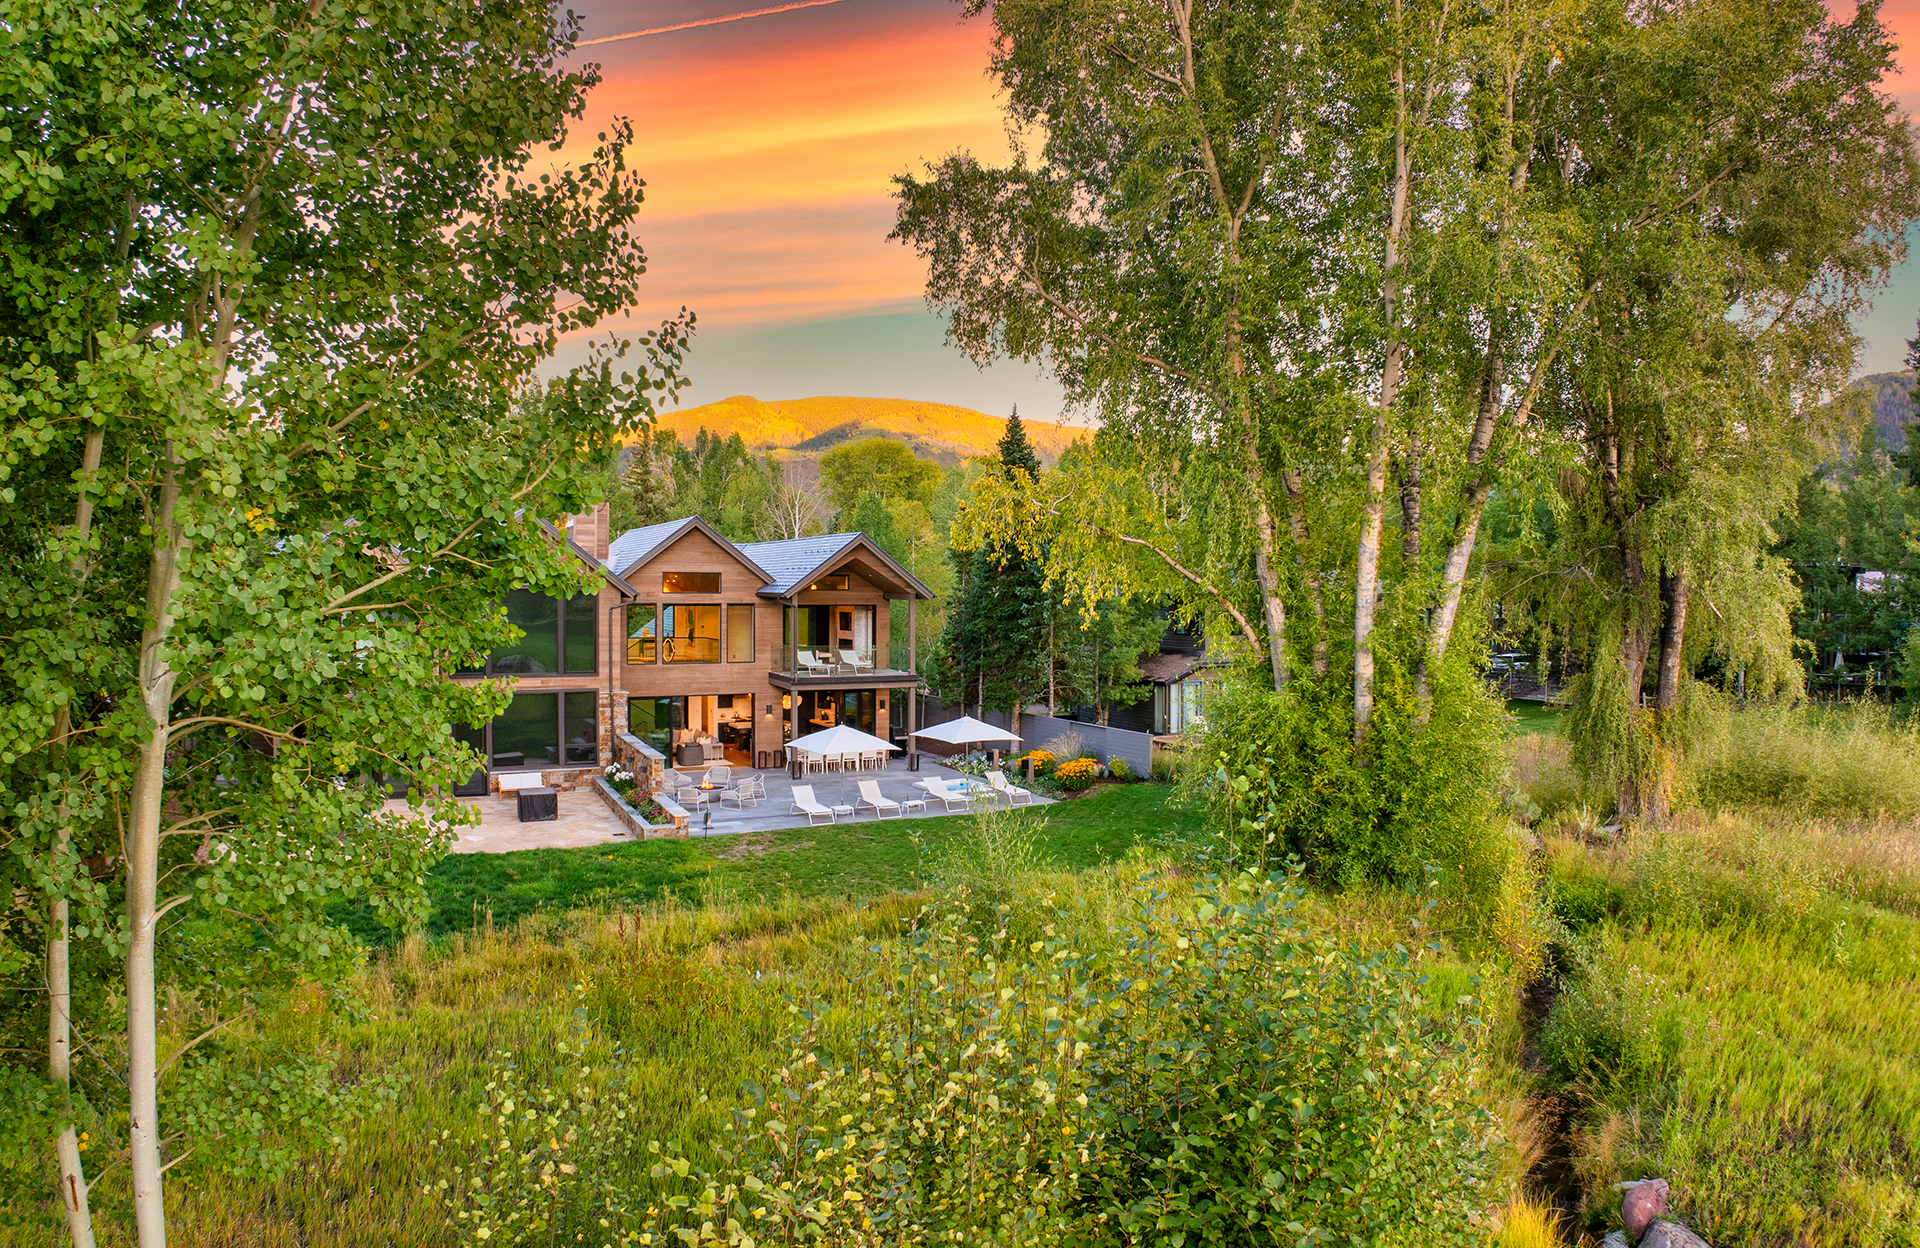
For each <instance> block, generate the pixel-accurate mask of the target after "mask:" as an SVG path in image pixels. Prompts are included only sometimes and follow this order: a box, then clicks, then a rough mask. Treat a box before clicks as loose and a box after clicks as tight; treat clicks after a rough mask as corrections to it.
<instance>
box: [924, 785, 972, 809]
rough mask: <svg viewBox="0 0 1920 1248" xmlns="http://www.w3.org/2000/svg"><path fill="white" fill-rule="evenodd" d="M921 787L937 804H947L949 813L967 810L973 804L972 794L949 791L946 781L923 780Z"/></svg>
mask: <svg viewBox="0 0 1920 1248" xmlns="http://www.w3.org/2000/svg"><path fill="white" fill-rule="evenodd" d="M920 787H921V788H923V789H925V790H926V791H927V796H928V797H930V798H932V799H933V800H935V801H937V802H945V803H946V805H947V810H948V811H949V812H951V811H954V810H965V809H966V808H967V807H968V806H969V805H970V804H971V803H972V802H973V797H972V796H971V795H970V794H966V793H956V792H955V791H954V790H952V789H949V788H948V787H947V782H946V781H945V780H922V781H921V782H920Z"/></svg>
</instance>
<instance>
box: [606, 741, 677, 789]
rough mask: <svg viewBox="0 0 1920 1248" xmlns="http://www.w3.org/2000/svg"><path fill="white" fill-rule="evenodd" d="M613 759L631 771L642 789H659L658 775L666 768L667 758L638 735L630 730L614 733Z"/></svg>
mask: <svg viewBox="0 0 1920 1248" xmlns="http://www.w3.org/2000/svg"><path fill="white" fill-rule="evenodd" d="M613 761H614V762H616V763H618V764H620V766H622V767H624V768H626V769H627V770H628V771H630V772H632V773H633V778H634V779H635V780H637V781H639V782H640V787H641V789H643V790H644V791H646V792H648V793H657V792H659V791H660V776H661V773H663V772H664V771H665V770H666V766H667V760H666V758H665V757H664V756H663V755H662V754H661V753H660V751H658V750H656V749H654V748H653V747H652V746H650V745H648V744H647V743H646V742H645V741H642V740H641V739H640V738H639V737H636V736H634V735H633V734H632V733H630V732H616V733H614V734H613Z"/></svg>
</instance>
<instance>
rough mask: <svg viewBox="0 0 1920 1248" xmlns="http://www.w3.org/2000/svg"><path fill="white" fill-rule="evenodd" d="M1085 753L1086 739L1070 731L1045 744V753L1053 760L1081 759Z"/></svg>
mask: <svg viewBox="0 0 1920 1248" xmlns="http://www.w3.org/2000/svg"><path fill="white" fill-rule="evenodd" d="M1086 752H1087V739H1086V738H1085V737H1083V736H1081V735H1080V734H1079V733H1077V732H1075V731H1073V730H1072V729H1068V730H1067V731H1065V732H1062V733H1059V734H1057V735H1056V736H1055V737H1054V738H1053V740H1051V741H1049V742H1047V748H1046V753H1047V754H1049V755H1050V756H1052V757H1054V758H1064V759H1073V758H1081V757H1083V756H1085V754H1086Z"/></svg>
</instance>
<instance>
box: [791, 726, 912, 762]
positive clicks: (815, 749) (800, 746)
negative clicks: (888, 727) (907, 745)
mask: <svg viewBox="0 0 1920 1248" xmlns="http://www.w3.org/2000/svg"><path fill="white" fill-rule="evenodd" d="M787 748H788V749H790V750H792V751H793V752H794V753H796V754H810V755H813V756H815V757H817V758H839V759H847V758H859V757H860V756H861V755H863V754H873V753H876V752H879V751H885V750H897V749H899V748H900V747H899V746H897V745H895V744H894V743H893V742H891V741H886V740H882V739H881V738H879V737H876V736H874V735H873V734H872V733H870V732H861V731H860V730H859V729H858V728H849V727H847V726H846V725H845V724H835V725H834V726H833V727H831V728H823V729H821V730H820V731H819V732H810V733H808V734H807V735H806V736H804V737H795V738H794V739H793V740H792V741H789V742H787Z"/></svg>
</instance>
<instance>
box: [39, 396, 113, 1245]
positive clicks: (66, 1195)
mask: <svg viewBox="0 0 1920 1248" xmlns="http://www.w3.org/2000/svg"><path fill="white" fill-rule="evenodd" d="M105 444H106V431H105V430H104V429H98V428H96V429H94V430H93V431H92V432H91V433H89V434H88V435H87V441H86V444H85V447H84V448H83V449H82V451H81V454H80V487H79V488H80V497H79V499H78V501H76V502H75V503H74V507H73V533H72V540H73V543H74V546H75V548H76V552H77V553H76V554H75V555H74V560H73V565H72V566H73V573H74V576H75V578H76V579H79V580H84V579H85V578H86V572H87V566H86V556H85V554H84V548H85V545H86V542H87V538H88V536H89V535H90V534H91V533H92V531H93V498H92V496H91V495H89V494H88V493H87V491H88V490H89V489H91V488H92V486H93V484H94V480H93V479H94V475H95V474H96V473H97V472H98V471H99V469H100V453H101V450H102V448H103V447H104V446H105ZM72 729H73V716H72V712H71V711H70V710H69V709H68V708H67V707H65V706H62V707H60V708H59V709H58V710H57V711H55V712H54V716H53V739H54V743H55V745H54V748H55V750H56V752H57V754H58V756H59V758H60V761H61V763H62V764H64V762H65V759H66V752H67V737H68V734H69V733H70V732H71V731H72ZM63 770H64V766H63ZM66 816H67V812H66V810H65V809H64V807H63V809H62V810H61V812H60V827H59V829H58V830H57V831H55V833H54V839H53V861H54V862H55V864H56V865H57V864H59V863H61V862H62V861H64V860H65V858H66V857H67V854H68V853H69V851H70V848H71V846H72V845H73V829H72V828H71V827H69V826H68V824H67V819H66ZM70 917H71V912H70V907H69V905H68V902H67V898H66V895H65V894H61V895H60V896H57V897H55V898H54V901H53V906H52V911H51V913H50V914H49V915H48V916H47V920H48V921H47V1078H48V1079H50V1080H51V1081H52V1082H53V1083H54V1085H55V1086H57V1087H58V1088H59V1089H60V1095H61V1106H60V1112H61V1114H62V1116H63V1117H65V1118H66V1123H65V1125H63V1126H62V1127H61V1130H60V1139H59V1141H58V1143H57V1144H56V1145H55V1149H54V1151H55V1154H56V1155H57V1157H58V1158H59V1163H60V1207H61V1208H62V1209H64V1210H66V1215H67V1234H68V1236H69V1237H71V1239H72V1240H73V1246H74V1248H93V1213H92V1211H91V1210H90V1209H89V1208H88V1205H87V1172H86V1167H85V1166H84V1165H83V1164H82V1163H81V1160H80V1140H79V1137H78V1136H77V1135H75V1134H74V1130H73V1118H72V1115H73V1098H72V1088H73V946H72V940H71V937H70V936H69V935H68V932H67V926H68V921H69V919H70Z"/></svg>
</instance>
